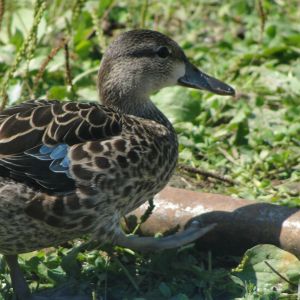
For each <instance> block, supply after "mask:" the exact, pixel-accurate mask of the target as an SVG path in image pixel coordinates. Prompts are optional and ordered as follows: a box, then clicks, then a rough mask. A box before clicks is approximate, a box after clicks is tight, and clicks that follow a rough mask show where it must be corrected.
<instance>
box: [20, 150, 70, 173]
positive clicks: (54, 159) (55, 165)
mask: <svg viewBox="0 0 300 300" xmlns="http://www.w3.org/2000/svg"><path fill="white" fill-rule="evenodd" d="M68 151H69V146H68V145H67V144H58V145H55V146H46V145H42V146H38V147H35V148H32V149H30V150H27V151H25V154H27V155H30V156H32V157H35V158H37V159H39V160H44V161H49V163H50V164H49V169H50V170H51V171H52V172H54V173H65V174H66V175H67V176H68V177H69V178H71V175H70V172H69V165H70V160H69V158H68Z"/></svg>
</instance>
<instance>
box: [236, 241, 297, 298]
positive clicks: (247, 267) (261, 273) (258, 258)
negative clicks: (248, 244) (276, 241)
mask: <svg viewBox="0 0 300 300" xmlns="http://www.w3.org/2000/svg"><path fill="white" fill-rule="evenodd" d="M272 269H273V270H272ZM274 270H276V272H275V271H274ZM276 273H279V274H280V275H281V276H279V275H278V274H276ZM233 275H234V276H237V277H238V278H240V279H241V280H242V281H243V282H244V283H245V284H249V283H251V284H253V285H254V286H256V287H257V290H258V291H263V290H270V291H271V290H275V289H276V290H277V291H280V292H287V291H289V290H292V289H294V290H295V289H297V286H298V282H299V280H300V261H299V260H298V258H297V257H296V256H295V255H293V254H291V253H289V252H287V251H284V250H282V249H280V248H278V247H276V246H273V245H268V244H265V245H257V246H255V247H253V248H251V249H249V250H248V251H246V253H245V254H244V257H243V259H242V261H241V263H240V264H239V266H238V267H237V268H236V269H234V270H233ZM282 277H284V278H286V280H285V279H283V278H282ZM287 281H289V282H287ZM290 283H292V284H290Z"/></svg>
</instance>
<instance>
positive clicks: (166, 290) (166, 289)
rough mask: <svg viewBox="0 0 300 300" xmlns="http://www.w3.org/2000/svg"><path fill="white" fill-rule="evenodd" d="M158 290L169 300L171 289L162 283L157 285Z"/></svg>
mask: <svg viewBox="0 0 300 300" xmlns="http://www.w3.org/2000/svg"><path fill="white" fill-rule="evenodd" d="M159 290H160V292H161V293H162V295H163V296H164V297H166V298H170V297H171V296H172V292H171V289H170V288H169V287H168V286H167V285H166V283H164V282H162V283H161V284H160V285H159Z"/></svg>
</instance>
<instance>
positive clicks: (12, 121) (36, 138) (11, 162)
mask: <svg viewBox="0 0 300 300" xmlns="http://www.w3.org/2000/svg"><path fill="white" fill-rule="evenodd" d="M121 131H122V118H121V116H120V115H119V114H118V113H116V112H115V111H113V110H110V109H108V108H106V107H103V106H101V105H100V104H96V103H75V102H59V101H56V100H52V101H46V100H36V101H28V102H24V103H22V104H20V105H18V106H14V107H11V108H8V109H7V110H5V111H3V112H1V113H0V176H3V177H7V176H8V177H11V178H13V179H15V180H16V181H23V182H26V183H28V184H32V185H33V186H35V187H37V188H39V189H46V191H47V192H55V193H57V192H58V193H60V192H67V191H70V190H74V189H75V182H74V180H73V179H72V178H71V177H70V173H69V170H68V168H69V157H68V149H69V146H72V145H76V144H79V143H82V142H86V141H93V140H105V139H108V138H110V137H112V136H115V135H118V134H120V133H121Z"/></svg>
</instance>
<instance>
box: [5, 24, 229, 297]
mask: <svg viewBox="0 0 300 300" xmlns="http://www.w3.org/2000/svg"><path fill="white" fill-rule="evenodd" d="M175 85H180V86H184V87H189V88H194V89H199V90H206V91H209V92H211V93H215V94H218V95H224V96H233V95H234V94H235V91H234V89H233V88H232V87H231V86H229V85H227V84H226V83H224V82H222V81H219V80H218V79H216V78H214V77H212V76H209V75H207V74H206V73H204V72H202V71H201V70H200V69H198V68H197V67H196V66H195V65H193V64H192V63H191V62H190V61H189V60H188V58H187V57H186V55H185V54H184V52H183V50H182V49H181V48H180V46H179V45H178V44H177V43H176V42H175V41H174V40H172V39H171V38H169V37H168V36H166V35H164V34H162V33H160V32H157V31H152V30H146V29H138V30H131V31H127V32H124V33H122V34H120V35H119V36H118V37H117V38H116V39H115V40H114V41H113V42H112V43H111V44H110V45H109V47H108V48H107V50H106V52H105V53H104V55H103V57H102V60H101V64H100V68H99V72H98V76H97V87H98V91H99V99H100V103H99V102H87V101H85V102H74V101H66V102H61V101H58V100H44V99H42V100H41V99H38V100H29V101H25V102H23V103H21V104H18V105H15V106H11V107H9V108H7V109H5V110H4V111H2V112H0V253H1V254H2V255H4V258H5V260H6V262H7V265H8V267H9V270H10V276H11V281H12V287H13V290H14V293H15V295H16V298H17V299H18V300H28V299H30V300H31V299H40V297H39V298H37V297H35V296H34V295H33V294H31V292H30V289H29V287H28V285H27V283H26V281H25V279H24V276H23V275H22V272H21V270H20V267H19V264H18V255H19V254H21V253H26V252H31V251H35V250H38V249H42V248H46V247H55V246H58V245H60V244H62V243H65V242H67V241H70V240H73V239H76V238H79V237H81V236H82V235H86V234H89V235H90V236H91V239H92V240H96V241H99V242H100V243H107V242H110V243H112V244H115V245H120V246H123V247H127V248H131V249H133V250H136V251H159V250H163V249H169V248H174V247H179V246H181V245H184V244H187V243H190V242H192V241H194V240H196V239H198V238H199V237H201V236H203V235H204V234H206V233H207V232H209V231H210V230H212V229H213V228H214V224H212V225H208V226H206V227H203V228H202V227H201V226H200V225H199V224H197V222H192V223H191V225H190V226H189V227H187V228H186V229H185V230H184V231H182V232H179V233H175V234H173V235H171V236H166V237H162V238H154V237H139V236H127V235H125V234H124V232H123V231H122V229H121V227H120V219H121V218H122V217H123V216H125V215H126V214H127V213H129V212H130V211H132V210H134V209H136V208H137V207H139V206H140V205H141V204H143V203H144V202H146V201H149V200H151V199H152V198H153V197H154V195H155V194H157V193H158V192H159V191H160V190H162V189H163V188H164V187H165V186H166V184H167V183H168V181H169V179H170V177H171V176H172V174H173V172H174V169H175V167H176V163H177V159H178V141H177V136H176V132H175V130H174V128H173V126H172V124H171V122H170V121H169V120H168V118H167V117H166V116H165V115H164V114H163V113H162V112H161V111H160V110H159V109H158V108H157V107H156V106H155V105H154V103H153V102H152V101H151V99H150V95H151V94H153V93H155V92H156V91H159V90H160V89H162V88H164V87H167V86H175ZM161 101H163V99H162V100H161ZM51 299H54V298H51ZM64 299H65V298H64Z"/></svg>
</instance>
